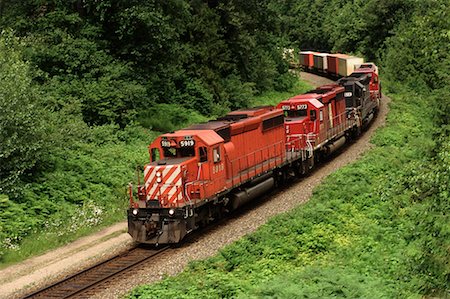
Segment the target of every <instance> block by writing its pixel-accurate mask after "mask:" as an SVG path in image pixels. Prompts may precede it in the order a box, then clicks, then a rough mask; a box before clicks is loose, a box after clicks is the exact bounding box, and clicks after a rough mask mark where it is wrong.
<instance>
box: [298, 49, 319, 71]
mask: <svg viewBox="0 0 450 299" xmlns="http://www.w3.org/2000/svg"><path fill="white" fill-rule="evenodd" d="M315 53H316V52H312V51H302V52H300V66H302V67H303V68H305V69H308V70H310V69H312V68H313V67H314V54H315Z"/></svg>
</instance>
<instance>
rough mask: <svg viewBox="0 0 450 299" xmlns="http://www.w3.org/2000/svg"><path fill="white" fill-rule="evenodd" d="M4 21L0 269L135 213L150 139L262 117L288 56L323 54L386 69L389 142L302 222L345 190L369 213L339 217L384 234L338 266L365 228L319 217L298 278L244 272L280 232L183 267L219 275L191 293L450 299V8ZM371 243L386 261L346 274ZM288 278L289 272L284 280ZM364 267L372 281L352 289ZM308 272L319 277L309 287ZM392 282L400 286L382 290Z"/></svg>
mask: <svg viewBox="0 0 450 299" xmlns="http://www.w3.org/2000/svg"><path fill="white" fill-rule="evenodd" d="M0 28H1V35H0V69H1V71H0V207H1V212H0V244H1V245H0V266H5V265H8V264H10V263H13V262H16V261H18V260H21V259H23V258H25V257H27V256H30V255H32V254H36V253H38V252H42V251H45V250H47V249H48V248H51V247H55V246H58V245H61V244H64V243H66V242H68V241H70V240H73V239H75V238H77V237H79V236H81V235H84V234H86V233H88V232H90V231H92V230H93V229H96V228H98V227H101V226H105V225H108V224H110V223H113V222H117V221H120V220H123V219H124V218H125V212H124V209H125V207H126V189H125V187H126V185H127V183H128V182H129V181H130V180H132V179H133V178H134V176H135V169H136V166H137V165H142V164H144V163H145V162H146V161H147V159H148V153H147V145H148V144H149V143H150V142H151V140H152V139H153V138H154V137H155V136H157V134H158V132H166V131H171V130H174V129H176V128H179V127H181V126H183V125H186V124H189V123H192V122H200V121H205V120H207V119H211V118H214V117H217V116H220V115H223V114H224V113H225V112H227V111H229V110H232V109H237V108H241V107H247V106H252V105H254V104H255V103H256V102H255V99H256V98H257V97H258V96H261V95H264V94H265V93H266V92H273V91H277V92H286V91H295V90H296V88H298V82H297V81H298V79H297V77H296V76H295V75H293V74H292V73H291V72H289V64H288V61H286V60H285V59H283V50H284V49H286V48H294V49H296V50H299V49H302V50H308V49H314V50H320V51H324V52H325V51H328V52H343V53H351V54H355V55H360V56H363V57H365V58H366V60H369V61H374V62H376V63H377V64H378V65H379V66H380V70H381V74H382V80H383V88H385V92H387V93H388V94H389V95H390V96H391V97H392V98H393V103H392V105H391V110H392V111H391V113H390V115H389V117H388V125H387V127H386V129H384V130H382V131H381V132H379V133H378V134H377V136H375V138H374V141H373V142H374V143H375V144H376V146H377V147H376V149H375V150H374V151H373V152H371V153H369V154H368V155H367V156H365V157H364V159H363V160H362V161H360V162H358V163H357V165H352V166H350V168H345V169H343V170H341V171H339V172H338V173H337V174H335V175H333V176H332V177H331V178H329V179H328V180H327V182H326V183H325V184H324V186H323V187H321V188H320V190H318V191H317V192H316V195H315V197H314V198H315V199H313V200H312V201H311V203H310V204H308V205H306V206H305V208H304V209H301V210H298V211H293V214H292V215H291V216H295V217H290V218H295V219H310V218H314V217H320V214H321V213H322V214H323V213H324V209H325V210H326V209H330V208H331V207H329V206H326V205H330V204H331V203H330V202H329V201H327V200H326V198H330V196H332V197H331V198H336V200H335V201H333V204H334V205H335V206H334V208H333V209H334V210H336V211H339V210H340V207H342V208H344V205H345V204H347V205H352V206H351V208H352V209H350V211H355V213H356V211H363V212H364V213H366V212H367V213H369V214H367V213H366V214H364V213H363V212H360V213H358V214H357V215H356V214H352V213H349V214H348V215H344V214H343V215H340V216H341V218H342V217H343V218H345V219H347V220H348V221H350V220H349V219H354V218H355V217H356V216H358V217H356V218H357V219H358V220H360V221H362V222H364V221H366V222H367V223H373V231H372V232H365V234H366V235H367V238H368V239H364V238H362V237H361V239H359V240H358V241H360V242H361V243H359V242H356V241H355V242H354V246H353V247H352V246H350V247H351V248H350V249H349V250H344V251H342V252H344V253H343V254H346V256H341V257H340V258H336V252H338V251H339V250H338V249H341V248H337V249H336V246H335V245H336V244H334V243H333V242H332V241H331V240H333V239H336V236H335V234H339V233H342V232H343V231H349V232H352V230H351V229H349V226H348V225H350V224H352V226H351V227H354V225H355V224H354V223H349V222H348V221H347V222H345V221H344V222H343V223H341V224H339V223H338V222H336V221H335V220H333V219H329V221H330V222H331V224H329V225H330V227H331V226H333V227H334V228H333V229H329V228H330V227H328V226H327V224H326V223H325V222H324V223H323V226H324V227H322V228H320V230H317V229H318V228H317V227H312V226H311V227H310V230H309V231H308V229H309V228H308V226H307V225H306V224H305V223H303V222H301V223H300V222H298V223H293V224H292V225H294V226H295V225H298V226H301V227H304V228H303V229H302V232H303V234H302V236H306V235H308V234H309V235H310V236H313V235H314V233H318V232H320V234H321V235H320V236H325V238H322V239H323V240H324V241H323V242H325V243H324V244H313V245H311V244H312V243H308V242H313V241H311V240H309V241H308V240H297V242H300V243H295V244H290V245H289V246H290V247H289V248H291V247H295V246H297V247H298V248H303V249H305V248H306V249H305V251H306V252H308V254H310V256H309V255H308V256H304V257H303V258H304V260H301V262H305V263H306V264H308V265H309V266H308V267H303V268H301V267H300V268H299V267H296V265H297V264H298V260H296V259H294V260H295V261H296V262H294V263H292V264H289V263H286V268H282V267H281V268H280V267H278V266H273V267H274V268H270V267H272V265H280V263H281V261H284V260H285V259H286V255H285V254H284V253H283V254H280V255H279V257H280V259H277V258H273V259H270V260H271V261H266V262H267V264H265V265H264V266H267V267H269V268H270V269H272V270H273V271H269V272H270V273H268V276H267V277H266V278H265V279H268V280H269V281H270V282H271V283H266V284H265V283H264V280H261V279H260V277H253V276H248V277H249V278H248V280H245V279H241V278H242V277H241V276H240V275H244V276H245V277H247V276H246V274H248V272H252V271H253V272H255V270H258V269H251V268H245V267H246V266H245V265H246V264H245V262H249V261H251V260H252V257H251V256H250V255H249V256H247V255H244V253H243V252H244V251H245V252H246V254H249V253H251V252H252V251H251V250H248V249H249V248H259V249H261V248H262V247H263V246H267V248H270V243H269V244H266V243H264V241H267V240H266V238H265V237H264V236H265V234H266V231H267V230H269V231H270V230H271V229H273V227H275V226H271V225H270V223H269V224H268V226H266V227H264V228H262V230H261V231H259V232H257V233H256V235H254V236H251V237H249V238H247V239H244V240H243V241H241V242H240V243H238V244H237V245H236V247H230V248H227V249H225V250H224V251H223V252H222V253H221V254H222V255H221V257H216V260H214V259H213V260H212V261H206V262H203V263H200V264H195V265H193V266H192V267H191V269H190V270H189V269H188V270H187V271H191V272H187V274H184V275H187V276H189V277H194V278H193V279H195V277H196V276H190V275H192V273H197V274H198V275H203V276H204V274H205V272H206V273H209V275H207V277H209V278H208V279H210V280H206V281H203V282H202V283H201V284H198V289H196V288H195V287H192V289H191V290H190V291H191V293H190V294H191V295H189V292H188V295H187V296H188V298H193V297H196V296H198V295H199V294H200V295H201V293H198V292H197V291H198V290H200V289H201V287H202V284H212V285H216V284H218V287H217V288H218V289H221V290H222V289H223V293H219V295H217V296H219V297H220V296H223V297H232V296H236V295H239V294H240V296H241V295H242V294H247V295H245V296H244V295H242V296H244V297H264V296H268V297H271V296H274V294H282V293H283V292H284V291H285V292H288V291H289V290H291V289H290V287H289V286H292V285H291V284H290V281H295V280H298V279H303V280H305V284H306V286H305V288H304V289H305V290H306V291H305V292H308V291H309V292H310V294H315V293H313V292H315V291H317V292H318V293H317V296H322V297H327V296H328V297H330V296H332V294H331V295H330V294H326V293H324V290H327V288H326V286H327V283H330V281H332V278H331V277H332V276H331V273H333V272H335V271H338V273H341V274H342V277H343V278H342V281H341V282H340V283H343V284H347V285H348V283H349V281H353V285H352V284H350V285H349V289H352V290H356V291H360V293H348V294H346V296H347V297H349V298H350V297H370V294H371V293H370V292H371V291H373V290H378V291H379V292H380V293H376V294H377V295H378V297H404V296H406V295H407V296H412V297H414V296H418V294H444V293H447V294H448V290H449V285H448V281H449V273H450V266H449V262H448V261H449V256H450V254H449V248H450V245H449V241H448V240H450V231H449V230H448V225H447V224H448V223H449V222H450V221H449V219H448V215H447V211H448V210H449V199H450V191H449V190H450V188H449V187H450V186H449V180H448V178H449V177H450V156H449V151H450V139H449V135H450V134H449V133H450V132H449V130H450V125H449V115H450V104H449V103H450V100H449V98H450V88H449V87H448V82H449V79H450V54H449V53H450V2H449V1H448V0H426V1H413V0H386V1H382V2H380V1H376V0H366V1H348V0H330V1H322V0H320V1H312V0H285V1H275V0H263V1H255V0H250V1H240V0H223V1H220V0H209V1H206V0H205V1H202V0H167V1H154V0H153V1H152V0H150V1H134V0H129V1H123V0H117V1H111V0H105V1H98V0H71V1H58V0H24V1H13V0H2V1H0ZM361 176H365V177H367V179H366V180H365V181H364V182H362V183H361V182H360V183H361V184H360V185H359V186H360V187H359V188H361V189H355V190H352V191H351V192H352V194H359V196H355V197H354V198H347V197H345V196H344V195H343V193H344V191H342V194H337V193H335V192H336V191H333V190H334V189H333V184H336V181H345V182H346V183H348V185H350V184H352V183H354V182H359V177H361ZM380 182H382V184H381V187H378V186H379V185H380ZM369 203H373V204H372V205H370V204H369ZM368 206H369V207H368ZM348 211H349V210H347V212H348ZM361 213H362V214H361ZM297 214H298V215H297ZM380 215H381V216H380ZM297 216H298V217H297ZM375 216H377V217H379V218H376V217H375ZM281 217H284V216H281ZM308 217H309V218H308ZM374 217H375V218H374ZM338 218H339V217H338ZM280 219H281V218H276V219H274V220H273V223H277V221H281V220H280ZM302 221H303V220H302ZM305 221H306V220H305ZM355 221H356V220H355ZM281 222H284V221H281ZM310 225H311V223H310ZM389 227H391V228H392V227H396V228H397V229H398V230H396V232H395V234H394V233H393V232H391V231H389ZM280 229H282V228H280ZM299 229H300V228H299ZM353 233H354V234H355V235H357V232H355V231H353ZM359 233H363V232H359ZM372 233H373V235H372ZM390 233H392V234H390ZM382 235H385V236H386V237H381V236H382ZM396 238H399V239H400V240H403V241H402V242H399V244H400V245H399V246H398V247H395V248H393V249H392V252H390V255H389V258H392V259H394V258H396V259H397V261H396V263H398V264H402V267H392V266H389V265H392V264H391V263H387V262H386V265H387V266H386V267H382V266H380V267H379V268H376V270H373V271H375V272H370V271H369V270H367V269H368V268H370V265H375V264H376V265H378V264H379V261H380V260H378V259H377V258H385V255H386V253H385V252H384V253H383V254H381V253H380V252H381V251H377V250H382V248H383V246H384V245H386V244H389V243H392V240H396ZM292 240H296V239H295V236H293V238H291V241H292ZM327 240H329V242H328V241H327ZM267 242H268V241H267ZM280 242H281V241H280ZM301 242H303V243H301ZM327 242H328V243H327ZM364 242H366V243H364ZM370 242H372V244H373V247H371V248H372V250H373V252H375V253H379V254H378V255H377V254H374V257H373V259H370V258H367V259H364V258H363V259H362V260H363V261H361V263H360V264H356V263H350V262H349V261H350V260H352V259H354V257H355V256H356V254H357V252H358V250H360V251H361V247H358V246H362V245H361V244H367V243H370ZM285 243H286V242H285ZM255 244H257V245H255ZM265 244H266V245H265ZM299 244H300V245H302V246H300V245H299ZM258 246H261V247H258ZM311 246H313V247H311ZM311 248H313V249H311ZM291 249H292V248H291ZM310 249H311V250H310ZM280 250H282V249H280ZM308 250H310V251H308ZM333 250H334V251H333ZM336 250H337V251H336ZM360 251H359V252H360ZM289 252H290V254H292V252H291V251H289ZM363 252H365V251H363ZM404 252H407V254H403V256H402V253H404ZM367 255H369V253H367ZM243 256H246V257H247V260H246V261H241V257H243ZM272 256H273V254H272ZM317 256H318V257H319V258H317ZM320 257H324V258H323V259H321V258H320ZM406 258H408V259H406ZM217 259H218V260H217ZM331 260H334V262H330V261H331ZM364 261H365V262H366V263H364ZM271 262H274V264H271ZM239 263H242V267H241V268H239V266H236V265H240V264H239ZM338 263H341V264H340V265H338ZM345 264H346V265H350V266H348V267H343V266H342V265H345ZM261 267H262V266H261ZM267 267H266V268H267ZM212 269H215V270H212ZM236 269H238V270H239V269H240V270H239V271H236ZM286 270H288V271H290V273H291V276H290V278H289V279H287V280H283V279H282V277H281V276H280V273H282V272H283V271H286ZM214 271H216V272H214ZM246 271H247V272H246ZM364 271H366V272H364ZM362 272H364V273H365V274H366V276H365V280H364V279H362V280H360V281H357V280H354V277H355V276H357V275H359V274H361V273H362ZM189 273H190V274H189ZM311 274H314V275H316V276H317V277H319V278H318V280H317V281H316V282H314V281H312V280H307V278H306V277H311V276H312V275H311ZM401 275H403V276H401ZM396 277H397V278H398V277H403V278H402V279H397V280H396ZM218 278H220V280H218V281H216V280H217V279H218ZM177 279H181V278H174V279H173V280H170V279H169V280H165V281H164V282H163V284H160V285H156V286H153V289H152V287H150V291H152V292H154V293H155V294H158V290H159V291H161V290H162V289H166V288H169V287H170V286H172V287H173V288H174V290H176V289H177V287H178V288H179V287H181V286H182V285H181V284H180V281H181V280H182V279H181V280H179V281H177ZM177 283H178V285H177ZM284 284H286V285H284ZM193 285H195V283H193ZM363 285H364V286H369V287H367V288H366V287H363ZM380 285H383V286H386V285H388V286H389V287H386V289H385V291H386V292H385V293H381V292H382V290H380ZM280 286H283V287H284V289H282V288H281V287H280ZM158 288H159V289H158ZM217 288H216V289H217ZM330 289H331V290H332V291H333V288H332V287H330V288H329V289H328V290H330ZM399 290H401V291H399ZM147 291H148V287H143V288H142V289H141V290H138V291H136V293H135V294H134V295H133V296H136V297H140V296H143V297H145V296H148V294H149V292H147ZM184 291H186V290H184ZM293 291H298V290H295V289H293ZM320 292H322V293H320ZM167 294H170V292H167ZM305 294H307V293H305ZM203 295H205V294H203ZM206 295H209V294H206ZM289 295H290V294H289V293H286V295H285V296H284V297H283V296H281V295H280V298H290V297H289ZM189 296H190V297H189ZM305 296H306V295H305ZM376 297H377V296H376Z"/></svg>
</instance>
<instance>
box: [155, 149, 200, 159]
mask: <svg viewBox="0 0 450 299" xmlns="http://www.w3.org/2000/svg"><path fill="white" fill-rule="evenodd" d="M163 151H164V158H183V157H193V156H195V148H194V147H193V146H189V147H181V148H176V147H164V148H163Z"/></svg>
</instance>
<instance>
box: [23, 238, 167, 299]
mask: <svg viewBox="0 0 450 299" xmlns="http://www.w3.org/2000/svg"><path fill="white" fill-rule="evenodd" d="M169 248H170V247H169V246H166V247H161V248H158V249H146V248H141V247H135V248H133V249H131V250H129V251H127V252H125V253H122V254H119V255H116V256H114V257H112V258H111V259H108V260H106V261H103V262H100V263H98V264H95V265H94V266H91V267H89V268H87V269H85V270H82V271H80V272H78V273H75V274H73V275H70V276H68V277H66V278H64V279H62V280H60V281H58V282H56V283H54V284H51V285H49V286H46V287H44V288H42V289H40V290H38V291H36V292H34V293H32V294H29V295H27V296H25V297H22V298H23V299H30V298H71V297H75V296H76V297H78V296H80V295H82V293H84V292H86V291H87V290H89V289H92V288H93V287H95V286H97V285H99V284H101V283H103V282H104V281H106V280H108V279H111V278H112V277H114V276H116V275H118V274H121V273H123V272H125V271H127V270H129V269H131V268H133V267H134V266H137V265H139V264H140V263H142V262H144V261H146V260H148V259H151V258H153V257H155V256H156V255H158V254H159V253H162V252H163V251H166V250H167V249H169Z"/></svg>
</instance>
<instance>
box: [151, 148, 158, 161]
mask: <svg viewBox="0 0 450 299" xmlns="http://www.w3.org/2000/svg"><path fill="white" fill-rule="evenodd" d="M151 157H152V162H155V161H158V160H159V159H160V154H159V148H152V149H151Z"/></svg>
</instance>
